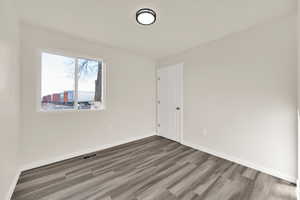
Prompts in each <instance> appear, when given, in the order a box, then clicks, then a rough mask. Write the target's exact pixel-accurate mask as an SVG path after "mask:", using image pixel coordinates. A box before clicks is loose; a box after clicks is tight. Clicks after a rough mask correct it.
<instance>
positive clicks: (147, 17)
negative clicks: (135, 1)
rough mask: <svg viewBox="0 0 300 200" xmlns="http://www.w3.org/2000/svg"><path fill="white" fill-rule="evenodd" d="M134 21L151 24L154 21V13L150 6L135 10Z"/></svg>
mask: <svg viewBox="0 0 300 200" xmlns="http://www.w3.org/2000/svg"><path fill="white" fill-rule="evenodd" d="M136 21H137V22H138V23H139V24H141V25H151V24H153V23H154V22H155V21H156V13H155V12H154V11H153V10H151V9H150V8H142V9H140V10H138V11H137V12H136Z"/></svg>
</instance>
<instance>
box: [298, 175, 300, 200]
mask: <svg viewBox="0 0 300 200" xmlns="http://www.w3.org/2000/svg"><path fill="white" fill-rule="evenodd" d="M299 184H300V179H297V199H298V200H300V185H299Z"/></svg>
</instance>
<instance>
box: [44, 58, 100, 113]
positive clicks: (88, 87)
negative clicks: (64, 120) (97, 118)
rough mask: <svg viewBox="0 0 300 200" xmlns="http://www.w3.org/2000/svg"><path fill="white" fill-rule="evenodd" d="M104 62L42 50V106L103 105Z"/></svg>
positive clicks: (78, 107)
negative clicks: (43, 51)
mask: <svg viewBox="0 0 300 200" xmlns="http://www.w3.org/2000/svg"><path fill="white" fill-rule="evenodd" d="M103 68H104V67H103V62H102V61H100V60H93V59H87V58H74V57H66V56H61V55H54V54H50V53H42V78H41V81H42V87H41V102H40V103H41V110H42V111H55V110H99V109H102V108H103V98H104V97H103V94H104V92H103V83H104V81H103V75H104V74H103Z"/></svg>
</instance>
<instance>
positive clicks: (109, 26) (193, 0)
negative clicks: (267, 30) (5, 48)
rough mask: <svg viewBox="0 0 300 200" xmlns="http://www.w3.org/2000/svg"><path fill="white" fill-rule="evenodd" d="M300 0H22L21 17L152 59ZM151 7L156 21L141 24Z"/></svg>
mask: <svg viewBox="0 0 300 200" xmlns="http://www.w3.org/2000/svg"><path fill="white" fill-rule="evenodd" d="M296 5H297V0H47V1H45V0H18V9H19V11H20V16H21V18H22V20H24V21H27V22H29V23H32V24H36V25H41V26H44V27H47V28H52V29H56V30H59V31H62V32H65V33H69V34H72V35H75V36H80V37H83V38H87V39H90V40H91V39H92V40H97V41H100V42H102V43H105V44H109V45H112V46H116V47H120V48H124V49H128V50H131V51H134V52H137V53H139V54H144V55H147V56H149V57H151V58H155V59H157V58H160V57H165V56H168V55H171V54H175V53H178V52H180V51H183V50H186V49H189V48H192V47H194V46H197V45H199V44H201V43H203V42H207V41H211V40H216V39H218V38H221V37H224V36H225V35H227V34H230V33H233V32H238V31H241V30H244V29H247V28H249V27H251V26H253V25H255V24H258V23H263V22H265V21H268V20H270V19H271V18H273V17H278V16H283V15H287V14H289V13H292V12H296V7H297V6H296ZM142 7H150V8H153V9H154V10H155V11H156V12H157V15H158V19H157V22H156V23H155V24H154V25H152V26H149V27H145V26H141V25H138V24H137V23H136V21H135V12H136V11H137V10H138V9H139V8H142Z"/></svg>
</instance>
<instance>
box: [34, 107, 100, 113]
mask: <svg viewBox="0 0 300 200" xmlns="http://www.w3.org/2000/svg"><path fill="white" fill-rule="evenodd" d="M104 110H105V108H99V109H90V110H88V109H81V110H77V109H69V110H42V109H40V110H38V111H37V112H38V113H76V112H100V111H104Z"/></svg>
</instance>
